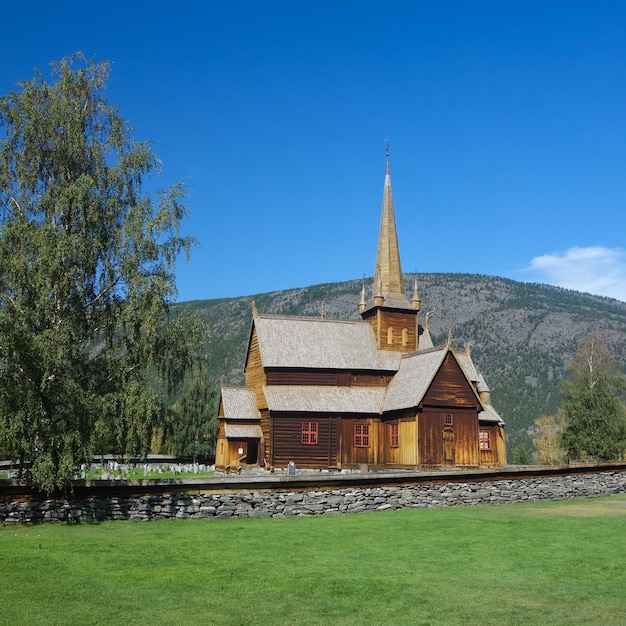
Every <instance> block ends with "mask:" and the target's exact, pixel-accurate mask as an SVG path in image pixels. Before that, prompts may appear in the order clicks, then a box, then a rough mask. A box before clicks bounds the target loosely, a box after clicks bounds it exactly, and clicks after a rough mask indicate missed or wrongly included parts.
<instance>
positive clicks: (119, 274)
mask: <svg viewBox="0 0 626 626" xmlns="http://www.w3.org/2000/svg"><path fill="white" fill-rule="evenodd" d="M108 70H109V68H108V64H106V63H99V64H96V63H94V62H91V61H87V60H86V59H85V58H84V57H82V56H81V55H75V56H74V57H72V58H67V59H63V60H62V61H61V62H60V63H58V64H55V65H54V70H53V76H54V79H55V81H54V82H53V83H52V84H49V83H47V82H46V81H45V80H44V78H43V76H42V75H41V74H40V73H39V72H37V73H36V75H35V77H34V78H33V79H31V80H29V81H26V82H23V83H21V84H20V85H19V89H18V90H17V91H14V92H12V93H9V94H8V95H6V96H4V97H2V98H1V99H0V126H1V127H2V129H3V138H2V139H1V140H0V267H1V268H2V271H1V273H0V448H2V449H3V450H4V452H6V453H8V454H9V455H10V456H12V457H14V458H18V459H20V460H21V461H25V462H31V463H32V469H31V478H32V480H33V482H34V483H35V484H36V485H37V486H39V487H40V488H42V489H45V490H47V491H50V490H51V489H53V488H55V487H65V486H67V484H68V481H69V480H70V478H71V476H72V473H73V470H74V467H75V465H76V463H77V462H78V461H79V460H80V459H82V458H85V457H87V456H89V455H90V454H91V452H92V451H94V446H96V447H97V446H101V445H105V444H106V445H107V446H109V447H110V446H113V447H115V449H116V450H117V451H119V452H121V453H124V454H144V453H145V452H147V451H148V447H149V443H150V439H151V434H152V432H153V431H154V429H155V428H156V427H157V426H159V425H160V424H162V423H163V422H164V420H165V417H166V411H165V408H164V402H163V390H165V391H167V392H169V393H172V392H174V390H175V388H176V387H177V386H179V385H180V384H181V383H182V382H183V380H184V377H185V373H186V372H187V371H188V369H189V368H190V367H191V365H192V363H193V354H192V351H191V350H190V349H189V345H190V341H193V340H194V339H195V340H197V338H198V337H197V332H196V331H195V330H194V331H192V332H191V333H189V332H188V330H187V329H186V328H185V327H183V326H182V325H181V323H177V322H174V323H171V322H170V311H169V307H170V302H171V301H172V299H173V297H174V296H175V293H176V288H175V282H174V263H175V261H176V258H177V256H178V255H179V254H180V253H181V252H186V253H187V254H188V252H189V248H190V246H191V245H192V243H193V241H192V240H191V239H190V238H187V237H181V236H180V234H179V225H180V222H181V220H182V219H183V218H184V217H185V216H186V214H187V211H188V209H187V207H186V206H185V205H184V204H182V203H181V200H182V198H183V196H184V193H185V190H184V188H183V187H182V186H180V185H175V186H174V187H172V188H170V189H168V190H165V191H162V192H159V194H158V200H157V202H156V203H155V202H153V200H152V198H151V197H149V196H146V195H143V194H142V189H141V187H142V183H143V181H144V178H145V177H146V176H148V175H149V174H150V173H151V172H152V171H153V170H154V168H155V167H156V166H157V164H158V162H157V159H156V158H155V156H154V155H153V154H152V152H151V151H150V149H149V147H148V145H147V144H145V143H138V142H136V141H134V140H133V138H132V136H131V129H130V127H129V126H128V124H127V122H126V121H125V120H124V119H123V118H121V117H120V116H119V115H118V113H117V110H116V108H114V107H112V106H110V105H108V103H107V100H106V91H105V90H106V81H107V78H108ZM181 321H182V319H181ZM97 451H101V450H97Z"/></svg>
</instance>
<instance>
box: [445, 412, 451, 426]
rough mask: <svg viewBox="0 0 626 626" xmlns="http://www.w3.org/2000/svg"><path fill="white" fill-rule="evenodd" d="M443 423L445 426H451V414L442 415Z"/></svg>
mask: <svg viewBox="0 0 626 626" xmlns="http://www.w3.org/2000/svg"><path fill="white" fill-rule="evenodd" d="M444 422H445V424H446V426H452V413H446V414H445V415H444Z"/></svg>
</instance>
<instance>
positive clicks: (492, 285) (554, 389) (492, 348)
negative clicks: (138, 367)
mask: <svg viewBox="0 0 626 626" xmlns="http://www.w3.org/2000/svg"><path fill="white" fill-rule="evenodd" d="M417 280H418V286H419V289H420V295H421V297H422V310H421V312H420V321H421V322H422V321H423V319H424V314H425V313H426V312H427V311H430V310H435V313H434V314H433V316H432V317H431V321H430V330H431V335H432V337H433V341H434V343H435V344H438V343H442V342H444V341H445V340H446V339H447V337H448V333H449V330H450V329H452V337H453V344H454V347H455V348H460V349H461V348H463V347H464V346H465V344H466V343H467V342H471V344H472V357H473V359H474V362H475V363H476V365H477V366H478V368H479V369H480V371H481V372H482V373H483V374H484V376H485V378H486V380H487V384H488V385H489V387H490V388H491V390H492V401H493V404H494V406H495V407H496V409H497V410H498V412H499V413H500V414H501V415H502V417H503V418H504V420H505V421H506V424H507V436H508V449H509V453H511V452H512V451H513V450H514V448H515V447H516V446H517V445H518V444H520V443H522V444H524V445H526V447H527V449H528V450H530V442H529V438H528V434H527V430H528V428H529V426H531V425H532V423H533V421H534V420H535V419H536V418H537V417H539V416H540V415H542V414H545V413H551V412H553V411H554V410H555V409H556V407H557V406H558V405H559V404H560V395H559V382H560V380H561V378H562V377H563V375H564V373H565V370H566V368H567V364H568V363H569V361H570V360H571V358H572V357H573V356H574V354H575V352H576V350H577V348H578V344H579V343H580V342H581V341H582V340H583V339H584V338H585V337H587V336H588V335H589V334H590V333H592V332H599V333H600V334H601V335H602V336H603V337H604V339H605V341H606V343H607V345H608V347H609V350H610V351H611V354H612V355H613V356H614V357H615V358H616V360H617V362H618V364H619V366H620V368H621V369H622V370H626V303H622V302H619V301H617V300H611V299H608V298H601V297H597V296H591V295H588V294H584V293H578V292H574V291H569V290H566V289H561V288H558V287H551V286H547V285H538V284H529V283H520V282H516V281H512V280H508V279H503V278H496V277H491V276H482V275H468V274H418V275H417ZM405 283H406V289H407V293H409V292H411V291H412V286H413V275H406V276H405ZM361 284H362V282H361V281H360V280H353V281H348V282H343V283H329V284H322V285H314V286H311V287H305V288H300V289H289V290H285V291H276V292H272V293H265V294H260V295H257V296H251V297H250V298H229V299H220V300H199V301H193V302H185V303H181V304H179V305H177V308H180V309H188V310H194V311H196V312H197V313H199V314H200V315H201V316H202V317H203V318H205V319H206V320H207V322H208V323H209V327H210V329H211V335H210V337H208V338H207V345H206V350H207V355H208V358H209V361H210V364H211V375H212V378H213V382H217V381H219V380H223V381H224V383H226V384H240V383H242V381H243V361H244V358H245V350H246V345H247V340H248V333H249V331H250V325H251V319H252V313H251V305H250V302H249V300H250V299H254V300H255V302H256V306H257V309H258V310H259V312H260V313H279V314H287V315H309V316H318V315H320V312H321V310H322V308H323V310H324V314H325V315H326V316H327V317H329V318H344V319H358V318H359V314H358V302H359V295H360V291H361ZM366 290H369V291H368V292H369V293H371V279H370V280H369V281H366Z"/></svg>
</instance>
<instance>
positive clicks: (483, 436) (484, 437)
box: [478, 430, 491, 450]
mask: <svg viewBox="0 0 626 626" xmlns="http://www.w3.org/2000/svg"><path fill="white" fill-rule="evenodd" d="M478 448H479V449H480V450H491V433H490V432H489V431H488V430H481V431H480V432H479V433H478Z"/></svg>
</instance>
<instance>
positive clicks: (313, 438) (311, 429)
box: [302, 422, 319, 445]
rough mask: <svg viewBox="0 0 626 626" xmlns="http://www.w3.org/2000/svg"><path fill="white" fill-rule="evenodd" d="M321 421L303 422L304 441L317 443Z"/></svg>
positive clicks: (305, 442) (308, 443)
mask: <svg viewBox="0 0 626 626" xmlns="http://www.w3.org/2000/svg"><path fill="white" fill-rule="evenodd" d="M318 432H319V422H302V443H304V444H306V445H314V444H316V443H317V434H318Z"/></svg>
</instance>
